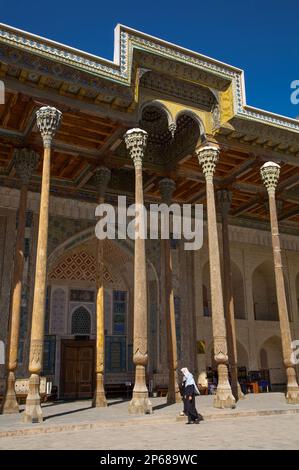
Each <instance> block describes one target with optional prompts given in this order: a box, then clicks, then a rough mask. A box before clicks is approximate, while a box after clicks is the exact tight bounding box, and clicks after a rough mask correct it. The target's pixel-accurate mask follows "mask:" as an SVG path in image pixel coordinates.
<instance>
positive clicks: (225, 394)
mask: <svg viewBox="0 0 299 470" xmlns="http://www.w3.org/2000/svg"><path fill="white" fill-rule="evenodd" d="M213 406H214V408H236V400H235V397H234V396H233V394H232V392H231V390H229V389H228V390H227V389H221V388H220V387H217V391H216V395H215V398H214V403H213Z"/></svg>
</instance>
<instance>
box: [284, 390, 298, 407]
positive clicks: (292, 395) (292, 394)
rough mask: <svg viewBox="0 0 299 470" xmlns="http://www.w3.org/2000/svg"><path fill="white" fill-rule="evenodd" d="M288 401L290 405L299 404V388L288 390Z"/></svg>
mask: <svg viewBox="0 0 299 470" xmlns="http://www.w3.org/2000/svg"><path fill="white" fill-rule="evenodd" d="M286 402H287V403H288V404H289V405H299V389H297V390H288V391H287V393H286Z"/></svg>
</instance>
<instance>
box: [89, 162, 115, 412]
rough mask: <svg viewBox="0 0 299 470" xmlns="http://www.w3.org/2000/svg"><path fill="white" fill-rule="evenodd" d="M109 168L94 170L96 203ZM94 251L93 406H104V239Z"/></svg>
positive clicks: (104, 187) (103, 198)
mask: <svg viewBox="0 0 299 470" xmlns="http://www.w3.org/2000/svg"><path fill="white" fill-rule="evenodd" d="M110 175H111V173H110V170H109V169H108V168H105V167H101V168H99V169H98V170H97V172H96V180H97V185H98V188H97V189H98V194H99V198H98V203H99V205H101V204H104V202H105V192H106V189H107V184H108V182H109V180H110ZM96 244H97V253H96V276H97V279H96V284H97V301H96V366H95V367H96V388H95V393H94V398H93V406H95V407H105V406H107V400H106V396H105V388H104V371H105V316H104V315H105V311H104V308H105V290H104V240H102V239H100V238H97V241H96Z"/></svg>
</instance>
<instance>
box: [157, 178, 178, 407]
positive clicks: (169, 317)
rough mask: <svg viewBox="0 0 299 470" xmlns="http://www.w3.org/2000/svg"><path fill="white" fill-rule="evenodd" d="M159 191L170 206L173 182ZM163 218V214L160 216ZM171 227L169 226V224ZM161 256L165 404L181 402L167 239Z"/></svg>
mask: <svg viewBox="0 0 299 470" xmlns="http://www.w3.org/2000/svg"><path fill="white" fill-rule="evenodd" d="M159 189H160V193H161V196H162V202H163V203H164V204H165V205H166V206H169V205H170V204H171V198H172V193H173V191H174V190H175V182H174V181H173V180H171V179H169V178H163V179H162V180H161V181H160V182H159ZM168 214H169V212H168V207H166V216H167V217H168ZM161 217H163V212H162V214H161ZM170 225H171V224H170ZM161 245H162V246H161V255H162V257H163V259H162V263H163V264H164V273H165V289H164V291H162V292H161V297H162V296H163V297H164V302H163V304H164V305H165V318H166V334H167V358H168V392H167V403H168V404H172V403H179V402H181V394H180V389H179V385H178V357H177V340H176V327H175V310H174V292H173V285H172V253H171V246H170V240H169V239H161Z"/></svg>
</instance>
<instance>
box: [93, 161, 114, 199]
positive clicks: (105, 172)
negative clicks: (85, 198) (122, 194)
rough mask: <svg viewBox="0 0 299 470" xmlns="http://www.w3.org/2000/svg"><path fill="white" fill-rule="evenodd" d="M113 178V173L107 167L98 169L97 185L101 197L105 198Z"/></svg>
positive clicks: (96, 173)
mask: <svg viewBox="0 0 299 470" xmlns="http://www.w3.org/2000/svg"><path fill="white" fill-rule="evenodd" d="M110 178H111V171H110V170H109V168H107V167H105V166H101V167H99V168H97V170H96V172H95V182H96V185H97V192H98V195H99V196H101V197H104V196H105V192H106V190H107V186H108V184H109V181H110Z"/></svg>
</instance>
